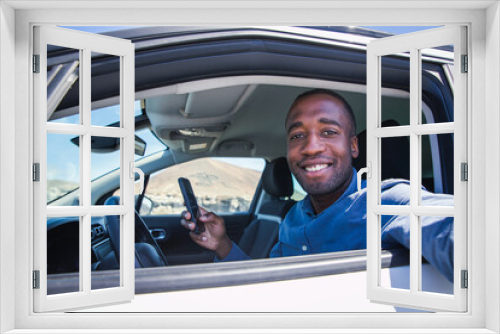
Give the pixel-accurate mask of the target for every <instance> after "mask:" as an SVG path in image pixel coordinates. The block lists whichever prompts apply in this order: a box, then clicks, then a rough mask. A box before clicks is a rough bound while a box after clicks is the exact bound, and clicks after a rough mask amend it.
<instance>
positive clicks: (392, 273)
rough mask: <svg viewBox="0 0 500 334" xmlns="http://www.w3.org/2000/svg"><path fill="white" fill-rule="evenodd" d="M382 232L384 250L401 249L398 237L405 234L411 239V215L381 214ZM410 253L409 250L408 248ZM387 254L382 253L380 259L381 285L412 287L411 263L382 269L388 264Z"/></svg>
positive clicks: (384, 286) (397, 287)
mask: <svg viewBox="0 0 500 334" xmlns="http://www.w3.org/2000/svg"><path fill="white" fill-rule="evenodd" d="M380 219H381V222H380V223H381V226H382V234H381V246H382V250H399V249H402V248H403V246H402V245H401V243H400V242H399V241H397V240H396V238H398V236H399V237H401V236H404V238H405V239H407V240H408V244H409V240H410V217H409V216H402V215H401V216H396V215H395V216H388V215H382V216H380ZM408 254H409V250H408ZM388 261H389V260H388V259H387V255H386V254H384V253H382V257H381V260H380V264H381V268H380V270H381V275H380V286H381V287H383V288H393V289H404V290H409V289H410V267H409V265H405V266H399V267H392V268H390V269H382V268H383V267H384V266H387V264H388V263H387V262H388Z"/></svg>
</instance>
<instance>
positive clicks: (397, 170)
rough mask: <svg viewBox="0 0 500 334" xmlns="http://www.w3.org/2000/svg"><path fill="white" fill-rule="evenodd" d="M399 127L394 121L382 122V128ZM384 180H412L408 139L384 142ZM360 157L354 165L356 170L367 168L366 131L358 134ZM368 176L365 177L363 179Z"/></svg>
mask: <svg viewBox="0 0 500 334" xmlns="http://www.w3.org/2000/svg"><path fill="white" fill-rule="evenodd" d="M390 126H399V123H398V122H397V121H395V120H393V119H389V120H386V121H384V122H382V127H390ZM381 146H382V148H381V150H382V152H381V160H382V170H381V173H382V180H387V179H405V180H409V179H410V140H409V138H408V137H389V138H384V140H383V141H382V145H381ZM358 149H359V156H358V157H357V158H356V159H354V160H353V162H352V164H353V166H354V168H356V170H358V171H359V170H360V169H361V168H364V167H366V130H364V131H361V132H360V133H359V134H358ZM365 178H366V174H364V175H363V179H365Z"/></svg>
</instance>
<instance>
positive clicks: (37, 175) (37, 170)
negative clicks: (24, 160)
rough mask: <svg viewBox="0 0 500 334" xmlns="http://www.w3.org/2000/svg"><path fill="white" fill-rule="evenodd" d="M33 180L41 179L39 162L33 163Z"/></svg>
mask: <svg viewBox="0 0 500 334" xmlns="http://www.w3.org/2000/svg"><path fill="white" fill-rule="evenodd" d="M33 181H35V182H39V181H40V163H38V162H36V163H34V164H33Z"/></svg>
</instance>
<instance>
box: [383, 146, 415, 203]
mask: <svg viewBox="0 0 500 334" xmlns="http://www.w3.org/2000/svg"><path fill="white" fill-rule="evenodd" d="M380 141H381V155H380V156H381V171H380V177H381V181H386V182H382V189H381V191H382V192H384V191H385V190H386V189H387V188H388V187H390V185H391V183H392V181H391V180H393V179H403V180H409V179H410V139H409V137H407V136H404V137H389V138H381V139H380ZM398 189H399V192H398V198H401V199H402V200H401V201H399V202H397V203H396V202H394V201H392V202H390V203H389V202H385V201H382V203H381V204H382V205H410V201H409V200H410V187H409V186H408V187H399V188H398Z"/></svg>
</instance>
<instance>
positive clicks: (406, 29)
mask: <svg viewBox="0 0 500 334" xmlns="http://www.w3.org/2000/svg"><path fill="white" fill-rule="evenodd" d="M362 27H363V28H369V29H373V30H377V31H383V32H388V33H392V34H397V35H399V34H406V33H410V32H415V31H421V30H427V29H431V28H436V27H430V26H362ZM64 28H70V29H75V30H79V31H87V32H92V33H100V32H109V31H115V30H122V29H128V28H136V26H64Z"/></svg>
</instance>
